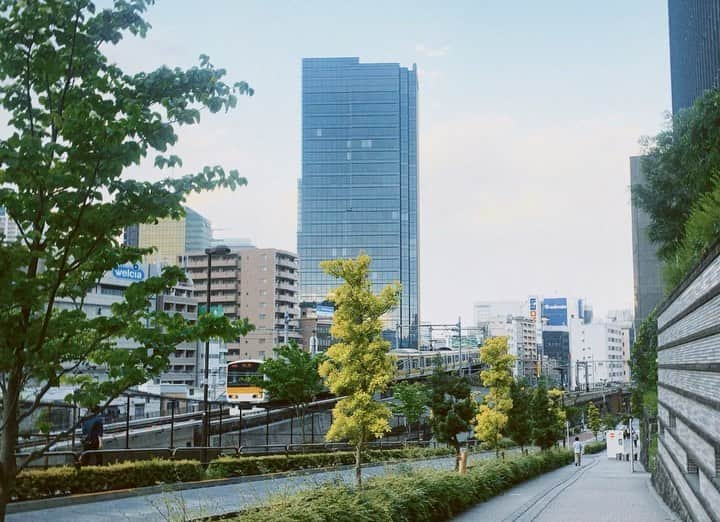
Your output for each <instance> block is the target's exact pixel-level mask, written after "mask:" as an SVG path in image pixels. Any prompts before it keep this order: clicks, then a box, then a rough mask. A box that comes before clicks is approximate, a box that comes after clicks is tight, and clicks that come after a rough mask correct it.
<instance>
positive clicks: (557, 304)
mask: <svg viewBox="0 0 720 522" xmlns="http://www.w3.org/2000/svg"><path fill="white" fill-rule="evenodd" d="M542 316H543V318H546V319H547V324H548V326H567V324H568V322H567V317H568V305H567V298H566V297H549V298H545V299H543V303H542Z"/></svg>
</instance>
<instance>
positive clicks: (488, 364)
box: [475, 337, 515, 456]
mask: <svg viewBox="0 0 720 522" xmlns="http://www.w3.org/2000/svg"><path fill="white" fill-rule="evenodd" d="M480 360H481V361H482V362H483V363H484V364H485V369H484V370H483V371H482V372H481V373H480V378H481V379H482V382H483V386H485V387H486V388H488V392H487V394H486V395H485V397H484V399H483V402H482V404H481V405H480V410H479V412H478V414H477V417H476V418H475V423H476V424H475V434H476V436H477V438H478V440H481V441H483V442H485V443H486V444H487V445H488V446H489V447H490V448H491V449H494V450H495V454H496V456H499V452H500V441H502V438H503V431H504V429H505V426H506V425H507V422H508V412H509V411H510V410H511V408H512V407H513V401H512V399H511V398H510V388H511V387H512V383H513V377H512V367H513V364H514V362H515V357H513V356H512V355H509V354H508V345H507V337H494V338H492V339H488V340H487V342H486V343H485V345H484V346H483V347H482V348H481V349H480Z"/></svg>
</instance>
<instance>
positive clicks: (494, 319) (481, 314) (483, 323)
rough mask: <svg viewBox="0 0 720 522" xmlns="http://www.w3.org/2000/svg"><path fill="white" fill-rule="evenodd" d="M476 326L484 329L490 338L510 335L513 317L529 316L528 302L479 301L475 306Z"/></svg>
mask: <svg viewBox="0 0 720 522" xmlns="http://www.w3.org/2000/svg"><path fill="white" fill-rule="evenodd" d="M473 316H474V320H475V326H476V327H478V328H483V329H484V330H485V331H486V332H487V336H488V337H504V336H508V335H509V334H510V329H511V327H512V318H513V317H525V316H527V302H526V301H478V302H476V303H475V304H474V305H473Z"/></svg>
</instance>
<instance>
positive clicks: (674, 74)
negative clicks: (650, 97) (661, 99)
mask: <svg viewBox="0 0 720 522" xmlns="http://www.w3.org/2000/svg"><path fill="white" fill-rule="evenodd" d="M668 18H669V26H670V79H671V84H672V109H673V113H674V114H677V113H678V112H679V111H680V110H682V109H685V108H687V107H690V106H691V105H692V104H693V103H694V102H695V100H696V99H697V98H699V97H700V96H702V95H703V93H704V92H705V91H707V90H709V89H716V88H718V87H720V2H718V1H717V0H669V1H668Z"/></svg>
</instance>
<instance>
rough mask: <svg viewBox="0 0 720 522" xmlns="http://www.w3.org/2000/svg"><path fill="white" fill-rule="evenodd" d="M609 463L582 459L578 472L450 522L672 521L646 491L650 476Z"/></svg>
mask: <svg viewBox="0 0 720 522" xmlns="http://www.w3.org/2000/svg"><path fill="white" fill-rule="evenodd" d="M635 469H636V471H635V473H631V472H630V463H629V462H624V461H617V460H610V459H608V458H607V457H606V456H605V454H604V453H600V454H599V455H592V456H583V465H582V466H581V467H580V468H577V467H575V466H572V465H570V466H565V467H563V468H560V469H558V470H555V471H552V472H550V473H546V474H545V475H542V476H540V477H537V478H535V479H533V480H530V481H528V482H526V483H523V484H520V485H518V486H516V487H514V488H512V489H510V490H509V491H507V492H506V493H504V494H503V495H500V496H498V497H495V498H493V499H491V500H489V501H488V502H485V503H482V504H478V505H477V506H475V507H474V508H472V509H470V510H469V511H467V512H465V513H463V514H462V515H461V516H459V517H457V518H456V519H455V520H456V521H457V522H470V521H475V520H493V521H503V522H510V521H513V522H515V521H530V520H532V521H538V522H564V521H572V522H575V521H578V520H582V521H587V522H595V521H598V522H604V521H607V522H625V521H627V522H651V521H652V522H655V521H676V520H677V519H676V518H675V517H674V515H673V514H672V512H671V511H670V510H669V508H668V507H667V506H666V505H665V504H664V503H663V502H662V500H661V499H660V497H658V495H657V494H656V493H655V491H654V490H653V489H652V485H651V484H650V474H649V473H646V472H645V471H643V470H642V466H641V465H640V464H639V463H637V462H636V463H635Z"/></svg>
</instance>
